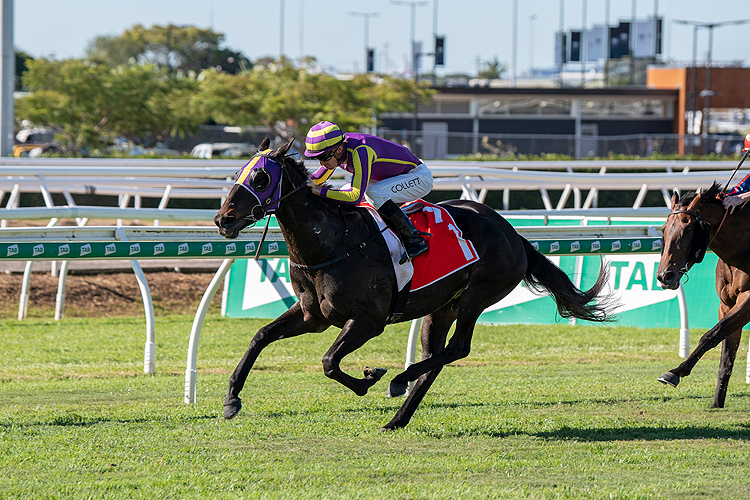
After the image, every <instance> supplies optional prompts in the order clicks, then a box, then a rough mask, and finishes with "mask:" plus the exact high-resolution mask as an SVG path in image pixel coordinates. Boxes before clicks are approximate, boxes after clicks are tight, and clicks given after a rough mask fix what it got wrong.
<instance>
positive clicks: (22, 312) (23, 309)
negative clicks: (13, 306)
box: [18, 260, 34, 320]
mask: <svg viewBox="0 0 750 500" xmlns="http://www.w3.org/2000/svg"><path fill="white" fill-rule="evenodd" d="M33 266H34V261H33V260H28V261H26V267H25V268H24V270H23V281H21V298H20V300H19V301H18V319H19V320H21V319H26V316H27V315H28V312H29V283H30V282H31V268H32V267H33Z"/></svg>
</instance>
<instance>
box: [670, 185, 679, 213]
mask: <svg viewBox="0 0 750 500" xmlns="http://www.w3.org/2000/svg"><path fill="white" fill-rule="evenodd" d="M679 202H680V195H679V193H678V192H677V190H676V189H675V190H674V191H672V208H671V210H672V211H674V210H675V209H676V208H677V204H678V203H679Z"/></svg>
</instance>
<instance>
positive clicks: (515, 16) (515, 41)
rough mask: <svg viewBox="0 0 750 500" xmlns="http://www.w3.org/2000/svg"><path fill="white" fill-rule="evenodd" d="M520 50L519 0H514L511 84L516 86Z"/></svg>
mask: <svg viewBox="0 0 750 500" xmlns="http://www.w3.org/2000/svg"><path fill="white" fill-rule="evenodd" d="M517 52H518V0H513V54H512V61H513V64H512V65H513V75H512V79H511V81H510V86H511V87H513V88H515V86H516V53H517Z"/></svg>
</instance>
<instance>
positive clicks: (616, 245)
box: [612, 240, 622, 252]
mask: <svg viewBox="0 0 750 500" xmlns="http://www.w3.org/2000/svg"><path fill="white" fill-rule="evenodd" d="M621 247H622V245H621V244H620V240H617V241H613V242H612V251H613V252H616V251H618V250H619V249H620V248H621Z"/></svg>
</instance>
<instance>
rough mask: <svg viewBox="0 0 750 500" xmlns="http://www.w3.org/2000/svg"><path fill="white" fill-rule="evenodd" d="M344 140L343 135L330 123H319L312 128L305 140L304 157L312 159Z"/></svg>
mask: <svg viewBox="0 0 750 500" xmlns="http://www.w3.org/2000/svg"><path fill="white" fill-rule="evenodd" d="M343 140H344V133H343V132H342V131H341V129H340V128H339V127H338V126H337V125H336V124H335V123H332V122H326V121H323V122H320V123H317V124H315V125H313V126H312V128H311V129H310V131H309V132H308V133H307V138H305V147H306V149H305V156H307V157H309V158H314V157H316V156H319V155H321V154H323V153H325V152H326V151H330V150H332V149H333V148H335V147H336V146H338V145H339V144H341V142H342V141H343Z"/></svg>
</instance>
